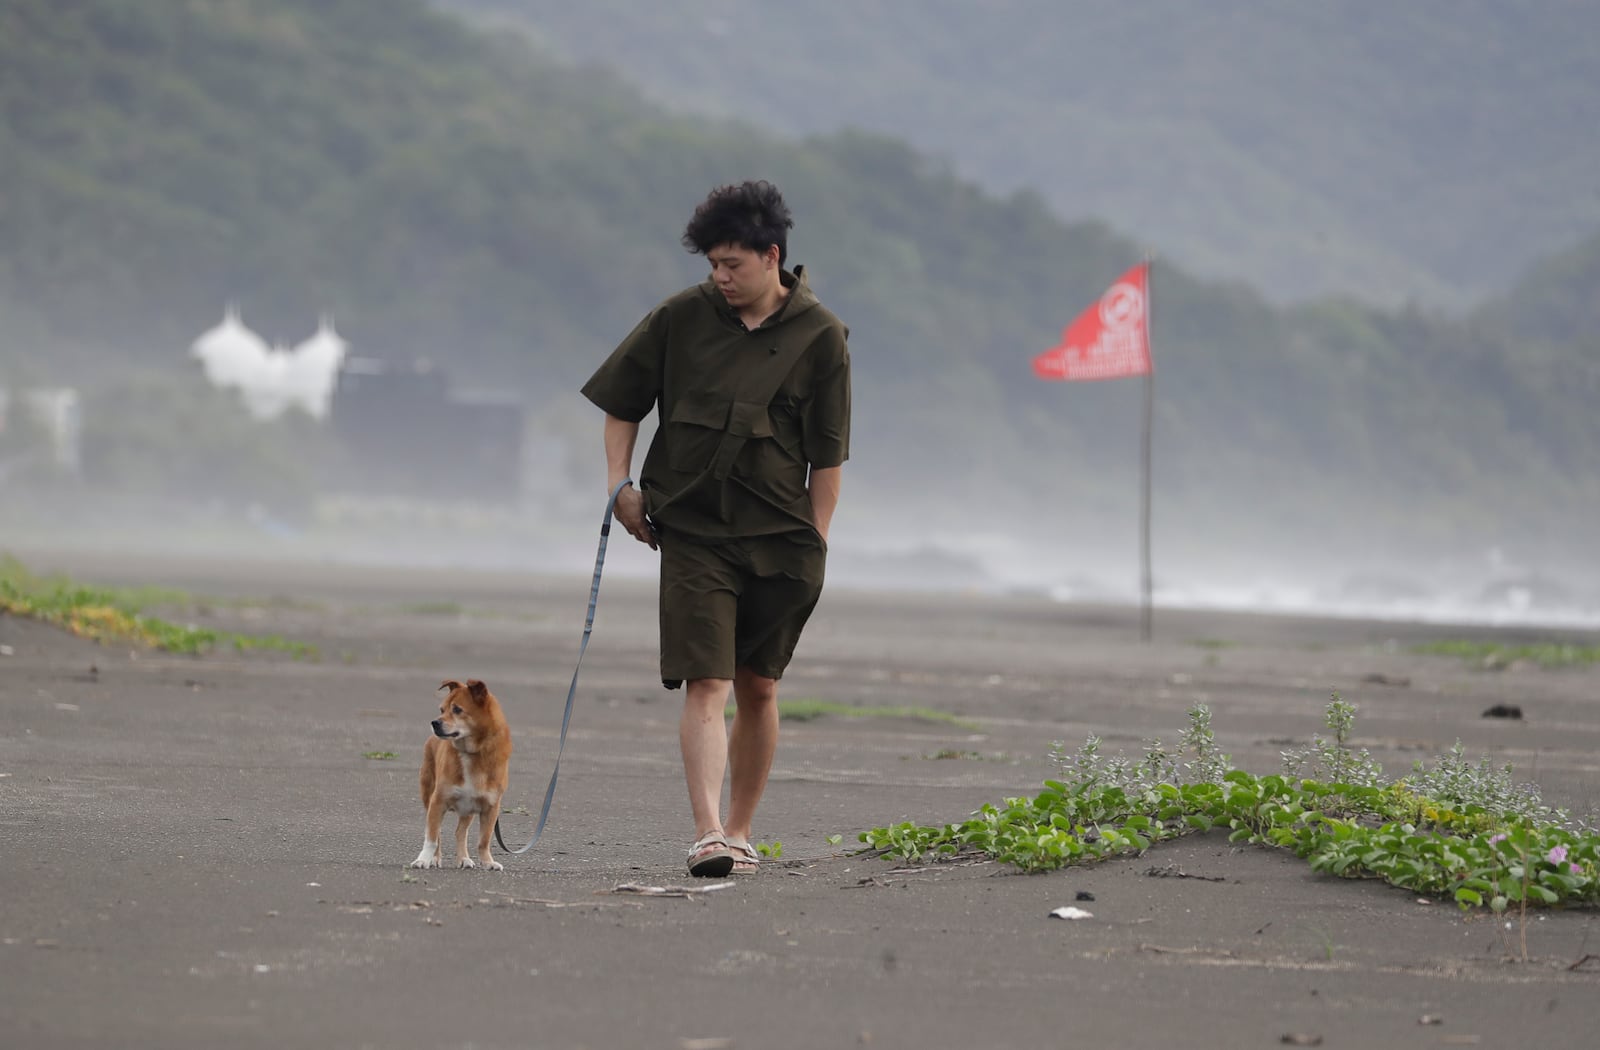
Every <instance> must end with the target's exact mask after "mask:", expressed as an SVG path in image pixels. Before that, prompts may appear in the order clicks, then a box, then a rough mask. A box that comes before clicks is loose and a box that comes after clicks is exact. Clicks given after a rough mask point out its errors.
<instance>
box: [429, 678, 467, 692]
mask: <svg viewBox="0 0 1600 1050" xmlns="http://www.w3.org/2000/svg"><path fill="white" fill-rule="evenodd" d="M460 688H461V683H460V682H458V681H456V680H455V679H454V678H446V679H445V680H444V681H442V682H440V683H439V689H450V690H455V689H460ZM434 691H435V692H438V690H434Z"/></svg>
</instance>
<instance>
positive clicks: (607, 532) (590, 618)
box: [494, 478, 633, 856]
mask: <svg viewBox="0 0 1600 1050" xmlns="http://www.w3.org/2000/svg"><path fill="white" fill-rule="evenodd" d="M632 484H633V479H632V478H627V479H624V480H623V481H621V482H619V483H618V484H617V487H616V488H614V489H612V490H611V498H610V499H608V500H606V516H605V518H604V519H603V520H602V521H601V522H600V547H599V549H598V550H596V551H595V555H594V582H592V583H591V584H590V585H589V613H588V615H587V616H586V617H584V621H583V641H581V642H579V643H578V664H577V666H576V667H574V668H573V669H572V684H571V685H569V686H568V687H567V709H566V711H565V712H564V713H563V714H562V715H561V741H560V743H558V744H557V745H556V767H555V768H554V769H552V770H551V771H550V786H549V787H547V788H545V789H544V805H543V806H541V807H540V808H539V825H538V827H536V828H534V829H533V838H531V839H529V840H528V844H527V845H526V846H524V847H522V848H521V849H512V848H511V847H509V846H507V845H506V840H505V839H504V838H502V837H501V836H500V821H498V820H496V821H495V822H494V838H495V841H496V842H498V843H500V848H501V850H503V851H505V852H507V853H510V854H513V855H516V856H520V855H522V854H524V853H526V852H528V851H529V850H530V849H532V848H533V844H534V843H535V842H538V841H539V836H540V835H543V834H544V824H545V821H546V820H549V819H550V803H551V801H552V800H553V799H554V798H555V797H556V778H557V777H558V776H560V775H561V753H562V752H563V751H565V750H566V749H567V724H568V723H569V722H571V721H572V701H573V699H574V698H575V697H576V696H577V695H578V672H579V671H580V670H581V669H582V668H583V651H584V650H585V649H587V648H589V635H590V633H591V632H592V631H593V630H594V607H595V605H596V604H597V603H598V602H599V601H600V570H601V568H602V567H603V566H604V565H605V563H606V541H607V540H608V539H609V538H610V537H611V515H612V512H613V511H615V510H616V509H617V497H618V496H620V495H622V490H623V489H624V488H626V487H628V486H629V485H632Z"/></svg>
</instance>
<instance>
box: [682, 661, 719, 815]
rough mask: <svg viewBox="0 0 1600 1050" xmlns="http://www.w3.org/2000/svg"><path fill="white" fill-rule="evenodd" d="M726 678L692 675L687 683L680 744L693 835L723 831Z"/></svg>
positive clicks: (685, 685)
mask: <svg viewBox="0 0 1600 1050" xmlns="http://www.w3.org/2000/svg"><path fill="white" fill-rule="evenodd" d="M731 684H732V683H731V682H729V680H728V679H726V678H692V679H690V680H689V681H688V682H685V683H684V687H683V689H684V695H683V715H682V717H681V718H680V719H679V721H678V744H679V746H680V747H681V748H682V749H683V775H684V779H685V780H686V781H688V785H689V808H690V810H691V811H692V812H693V813H694V837H695V838H696V839H699V838H703V837H704V836H705V835H706V834H707V833H708V832H712V831H722V830H723V827H722V820H721V818H720V816H719V813H720V812H721V809H722V777H723V773H724V772H725V771H726V770H727V762H728V729H727V722H726V721H725V719H724V712H725V710H726V709H727V706H728V687H729V685H731Z"/></svg>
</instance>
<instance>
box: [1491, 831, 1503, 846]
mask: <svg viewBox="0 0 1600 1050" xmlns="http://www.w3.org/2000/svg"><path fill="white" fill-rule="evenodd" d="M1505 840H1506V833H1505V832H1503V831H1502V832H1501V833H1500V834H1498V835H1490V836H1489V845H1491V846H1493V845H1494V844H1495V843H1496V842H1504V841H1505Z"/></svg>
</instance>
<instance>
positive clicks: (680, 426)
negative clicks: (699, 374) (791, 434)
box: [667, 398, 773, 479]
mask: <svg viewBox="0 0 1600 1050" xmlns="http://www.w3.org/2000/svg"><path fill="white" fill-rule="evenodd" d="M667 425H668V426H669V427H671V432H670V433H669V434H668V439H669V440H670V442H671V444H670V445H669V447H668V456H667V461H668V464H669V465H670V466H671V467H672V469H673V470H675V471H679V472H682V473H685V474H699V473H701V472H702V471H705V470H708V469H709V470H710V471H711V472H712V475H713V476H714V477H717V478H719V479H725V478H727V477H728V476H729V475H730V474H732V473H734V464H735V462H737V461H739V460H740V459H741V456H740V452H741V451H742V450H743V448H744V446H745V445H746V444H747V443H748V442H751V441H761V440H764V439H770V438H771V437H772V436H773V432H772V419H771V417H770V415H769V414H768V411H767V406H766V405H763V404H760V403H757V402H754V401H730V400H728V399H725V398H683V399H682V400H680V401H678V402H677V403H676V404H675V405H673V406H672V415H671V416H670V417H669V418H668V420H667ZM744 458H746V460H747V461H748V457H744Z"/></svg>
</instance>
